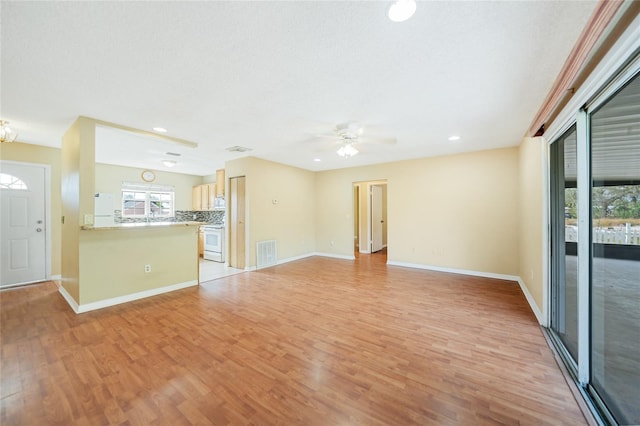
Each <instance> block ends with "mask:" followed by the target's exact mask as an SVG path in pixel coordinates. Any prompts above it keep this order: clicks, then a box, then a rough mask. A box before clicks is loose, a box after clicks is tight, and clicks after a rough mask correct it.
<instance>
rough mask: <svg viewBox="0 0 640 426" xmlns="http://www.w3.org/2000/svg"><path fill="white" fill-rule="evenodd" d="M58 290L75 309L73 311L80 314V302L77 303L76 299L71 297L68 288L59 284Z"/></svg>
mask: <svg viewBox="0 0 640 426" xmlns="http://www.w3.org/2000/svg"><path fill="white" fill-rule="evenodd" d="M58 292H59V293H60V294H61V295H62V297H64V300H66V301H67V303H68V304H69V306H71V309H73V312H75V313H76V314H79V313H80V307H79V306H78V303H76V301H75V300H74V299H73V297H71V295H70V294H69V292H68V291H67V289H66V288H64V287H62V286H59V287H58Z"/></svg>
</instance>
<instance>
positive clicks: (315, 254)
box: [311, 252, 356, 260]
mask: <svg viewBox="0 0 640 426" xmlns="http://www.w3.org/2000/svg"><path fill="white" fill-rule="evenodd" d="M311 256H322V257H332V258H334V259H344V260H356V257H355V256H353V255H351V256H349V255H346V254H333V253H319V252H316V253H312V254H311Z"/></svg>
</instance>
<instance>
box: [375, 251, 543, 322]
mask: <svg viewBox="0 0 640 426" xmlns="http://www.w3.org/2000/svg"><path fill="white" fill-rule="evenodd" d="M387 265H391V266H403V267H405V268H417V269H427V270H430V271H438V272H448V273H451V274H461V275H472V276H475V277H483V278H495V279H498V280H505V281H515V282H517V283H518V285H519V286H520V289H521V290H522V293H523V294H524V297H525V298H526V299H527V303H529V307H530V308H531V310H532V311H533V314H534V315H535V316H536V319H537V320H538V323H539V324H540V325H545V322H544V321H543V316H542V313H541V312H540V309H538V305H536V302H535V301H534V300H533V296H531V293H529V289H528V288H527V286H526V285H525V284H524V281H522V279H521V278H520V277H519V276H517V275H505V274H494V273H492V272H482V271H472V270H469V269H456V268H444V267H441V266H432V265H423V264H420V263H407V262H395V261H392V260H390V261H387Z"/></svg>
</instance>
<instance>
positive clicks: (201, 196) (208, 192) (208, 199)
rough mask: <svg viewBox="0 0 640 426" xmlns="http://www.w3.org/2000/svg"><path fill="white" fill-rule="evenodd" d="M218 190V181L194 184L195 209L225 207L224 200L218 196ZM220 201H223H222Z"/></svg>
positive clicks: (193, 204) (219, 208) (204, 209)
mask: <svg viewBox="0 0 640 426" xmlns="http://www.w3.org/2000/svg"><path fill="white" fill-rule="evenodd" d="M223 189H224V188H223ZM217 192H218V185H217V183H205V184H203V185H197V186H194V187H193V192H192V207H193V210H196V211H206V210H222V209H224V200H220V198H219V197H217V195H216V194H217ZM223 192H224V191H223ZM220 201H222V203H221V202H220Z"/></svg>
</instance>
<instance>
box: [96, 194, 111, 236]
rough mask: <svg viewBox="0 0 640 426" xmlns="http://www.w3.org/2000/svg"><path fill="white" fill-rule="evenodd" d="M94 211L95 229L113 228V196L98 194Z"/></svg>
mask: <svg viewBox="0 0 640 426" xmlns="http://www.w3.org/2000/svg"><path fill="white" fill-rule="evenodd" d="M94 199H95V206H94V210H93V226H94V227H95V228H100V227H105V226H113V225H114V224H115V222H114V219H113V194H104V193H103V194H96V195H95V198H94Z"/></svg>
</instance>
